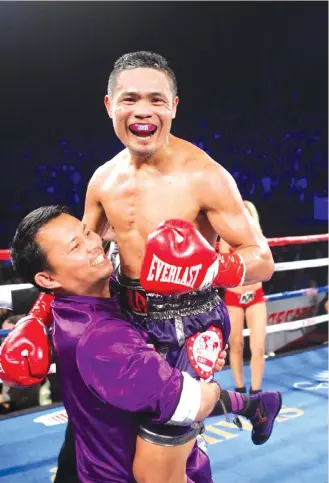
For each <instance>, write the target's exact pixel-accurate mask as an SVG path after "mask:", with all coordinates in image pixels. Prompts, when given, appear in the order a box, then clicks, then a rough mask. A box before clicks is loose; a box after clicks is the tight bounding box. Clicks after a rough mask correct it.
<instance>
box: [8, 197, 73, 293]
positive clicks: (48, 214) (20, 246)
mask: <svg viewBox="0 0 329 483" xmlns="http://www.w3.org/2000/svg"><path fill="white" fill-rule="evenodd" d="M63 213H69V210H68V208H66V206H59V205H50V206H42V207H41V208H37V209H36V210H34V211H32V212H31V213H29V214H28V215H26V216H25V218H23V220H22V221H21V222H20V224H19V225H18V228H17V230H16V233H15V236H14V238H13V241H12V244H11V249H10V256H11V261H12V265H13V268H14V270H15V272H16V273H17V275H18V276H19V277H21V278H22V279H23V280H25V281H26V282H29V283H32V284H33V285H35V286H36V287H38V288H40V289H41V290H42V291H43V292H45V291H46V290H45V289H44V288H43V287H39V286H38V285H37V284H36V282H35V280H34V277H35V275H36V274H37V273H38V272H42V271H44V270H51V267H50V265H49V262H48V259H47V255H46V253H45V252H44V251H43V250H42V249H41V247H40V245H39V244H38V243H37V242H36V236H37V234H38V232H39V230H40V228H42V227H43V226H45V225H47V224H48V223H49V222H50V221H51V220H53V219H55V218H57V217H58V216H60V215H61V214H63Z"/></svg>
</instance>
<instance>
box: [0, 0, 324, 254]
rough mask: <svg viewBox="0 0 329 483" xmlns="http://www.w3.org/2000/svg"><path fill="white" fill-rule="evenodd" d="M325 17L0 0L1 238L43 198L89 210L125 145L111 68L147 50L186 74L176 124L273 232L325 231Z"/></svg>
mask: <svg viewBox="0 0 329 483" xmlns="http://www.w3.org/2000/svg"><path fill="white" fill-rule="evenodd" d="M327 20H328V12H327V3H326V2H227V3H226V2H159V3H156V2H70V3H66V2H2V3H0V59H1V69H0V72H1V74H0V93H1V103H0V109H1V116H0V133H1V135H0V136H1V143H0V162H1V181H0V196H1V199H0V201H1V203H0V244H1V245H0V246H2V247H3V248H5V247H8V245H9V243H10V239H11V237H12V235H13V232H14V230H15V228H16V226H17V223H18V222H19V220H20V219H21V218H22V217H23V216H24V215H25V214H26V213H27V212H28V211H30V210H31V209H33V208H35V207H37V206H40V205H41V204H50V203H54V202H56V203H57V202H59V203H64V204H69V205H70V206H71V208H72V209H73V211H74V212H75V213H76V214H77V215H79V216H81V214H82V212H83V203H84V193H85V189H86V185H87V182H88V179H89V178H90V176H91V175H92V173H93V172H94V171H95V169H96V168H97V167H98V166H99V165H101V164H103V163H104V162H105V161H107V160H108V159H109V158H111V157H112V156H113V154H114V153H116V152H118V151H119V150H120V148H121V146H120V143H119V142H118V141H117V139H116V138H115V135H114V133H113V130H112V126H111V121H110V120H109V119H108V117H107V113H106V111H105V108H104V105H103V97H104V94H105V93H106V86H107V79H108V76H109V74H110V72H111V69H112V67H113V63H114V61H115V60H116V59H117V57H119V56H120V55H122V54H123V53H126V52H129V51H134V50H140V49H144V50H153V51H155V52H158V53H161V54H162V55H164V56H165V57H166V58H168V60H169V61H170V64H171V66H172V68H173V69H174V71H175V73H176V76H177V79H178V85H179V95H180V104H179V109H178V116H177V119H176V120H175V121H174V128H173V132H174V133H175V134H176V135H179V136H181V137H184V138H186V139H188V140H190V141H192V142H194V143H195V144H198V145H199V146H200V147H202V148H204V149H206V150H207V151H208V152H209V153H210V155H211V156H213V157H214V159H216V160H217V161H218V162H220V163H221V164H223V165H224V166H225V167H226V168H227V169H228V170H229V171H230V172H231V173H232V174H233V175H234V176H235V178H236V180H237V183H238V186H239V188H240V190H241V192H242V195H243V196H244V197H245V198H247V199H250V200H251V201H253V202H254V203H255V204H256V206H257V208H258V209H259V211H260V215H261V221H262V227H263V229H264V232H265V234H266V235H267V236H280V235H293V234H307V233H318V232H326V231H327V221H319V220H315V219H314V213H313V211H314V210H313V208H314V206H313V205H314V196H315V195H316V196H319V197H326V196H327V145H328V139H327V105H328V102H327V90H328V78H327V69H328V65H327V64H328V63H327V57H328V51H327V37H328V33H327ZM298 150H301V151H298ZM296 161H297V163H298V165H299V168H298V169H297V171H296V169H295V168H294V163H295V162H296ZM296 173H297V177H298V176H299V177H300V178H303V179H306V180H307V187H306V188H305V187H304V188H303V187H301V188H300V187H299V188H298V189H297V188H296V189H295V188H293V189H292V188H291V186H290V184H291V179H292V178H293V177H294V176H295V178H294V179H295V180H296ZM267 175H268V176H270V177H271V179H273V180H274V181H275V183H276V184H275V189H274V188H272V190H271V191H270V192H266V190H264V189H263V187H262V178H264V176H267ZM274 181H273V183H274ZM302 185H303V182H302ZM252 186H253V188H252Z"/></svg>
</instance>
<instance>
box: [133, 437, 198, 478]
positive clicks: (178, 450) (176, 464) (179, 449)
mask: <svg viewBox="0 0 329 483" xmlns="http://www.w3.org/2000/svg"><path fill="white" fill-rule="evenodd" d="M194 443H195V439H192V440H191V441H189V442H188V443H185V444H182V445H179V446H160V445H157V444H153V443H149V442H148V441H145V440H144V439H142V438H140V437H138V438H137V444H136V453H135V458H134V464H133V474H134V478H135V480H136V482H137V483H186V481H187V477H186V464H187V459H188V457H189V455H190V453H191V451H192V448H193V446H194Z"/></svg>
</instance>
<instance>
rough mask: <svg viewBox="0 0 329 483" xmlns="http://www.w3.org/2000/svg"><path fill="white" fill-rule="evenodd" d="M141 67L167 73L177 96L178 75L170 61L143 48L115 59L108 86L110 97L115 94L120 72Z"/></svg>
mask: <svg viewBox="0 0 329 483" xmlns="http://www.w3.org/2000/svg"><path fill="white" fill-rule="evenodd" d="M139 68H147V69H155V70H160V71H162V72H164V73H165V74H167V76H168V77H169V79H170V82H171V90H172V93H173V96H174V97H175V96H177V81H176V76H175V73H174V71H173V70H172V69H171V68H170V67H169V64H168V61H167V60H166V59H165V58H164V57H162V55H160V54H155V53H153V52H147V51H144V50H141V51H138V52H130V53H129V54H124V55H122V56H121V57H119V59H118V60H116V61H115V63H114V67H113V70H112V72H111V74H110V77H109V81H108V86H107V93H108V95H109V97H111V96H112V94H113V90H114V88H115V84H116V78H117V75H118V74H119V73H120V72H122V71H124V70H130V69H139Z"/></svg>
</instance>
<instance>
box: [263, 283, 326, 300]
mask: <svg viewBox="0 0 329 483" xmlns="http://www.w3.org/2000/svg"><path fill="white" fill-rule="evenodd" d="M326 292H328V285H324V286H323V287H314V288H302V289H300V290H292V291H291V292H279V293H273V294H270V295H265V300H266V302H269V301H271V302H274V300H285V299H291V298H295V297H301V296H302V295H316V294H317V293H326Z"/></svg>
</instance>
